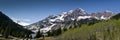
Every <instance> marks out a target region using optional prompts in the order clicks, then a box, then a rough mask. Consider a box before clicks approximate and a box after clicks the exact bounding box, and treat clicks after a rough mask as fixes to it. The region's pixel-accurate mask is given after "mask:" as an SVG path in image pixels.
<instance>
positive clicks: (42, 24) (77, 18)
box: [25, 8, 113, 32]
mask: <svg viewBox="0 0 120 40" xmlns="http://www.w3.org/2000/svg"><path fill="white" fill-rule="evenodd" d="M112 15H113V13H112V12H110V11H105V12H96V13H92V14H88V13H87V12H86V11H85V10H83V9H81V8H77V9H75V10H70V11H68V12H63V13H61V14H60V15H50V16H48V17H47V18H45V19H43V20H41V21H39V22H36V23H33V24H31V25H28V26H26V27H25V28H27V29H29V30H32V31H33V32H36V31H38V30H41V31H42V30H45V32H48V31H50V30H56V29H59V28H66V29H68V28H73V27H75V26H78V25H81V24H84V23H87V24H92V23H94V22H97V21H98V20H107V19H109V18H110V17H111V16H112Z"/></svg>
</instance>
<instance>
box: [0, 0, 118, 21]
mask: <svg viewBox="0 0 120 40" xmlns="http://www.w3.org/2000/svg"><path fill="white" fill-rule="evenodd" d="M76 8H82V9H84V10H86V12H88V13H92V12H102V11H105V10H110V11H113V12H114V13H118V12H120V1H119V0H0V11H2V12H3V13H5V14H6V15H8V16H9V17H10V18H14V19H18V20H22V21H26V22H29V23H34V22H37V21H39V20H42V19H44V18H46V17H48V16H49V15H53V14H60V13H62V12H64V11H69V10H74V9H76Z"/></svg>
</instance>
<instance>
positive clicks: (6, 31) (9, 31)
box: [0, 12, 32, 37]
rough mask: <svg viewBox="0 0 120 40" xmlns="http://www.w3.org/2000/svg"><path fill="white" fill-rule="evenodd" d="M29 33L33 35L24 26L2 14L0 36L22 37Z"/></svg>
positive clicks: (0, 16)
mask: <svg viewBox="0 0 120 40" xmlns="http://www.w3.org/2000/svg"><path fill="white" fill-rule="evenodd" d="M26 32H27V33H32V31H30V30H27V29H25V28H23V26H21V25H19V24H17V23H15V22H13V21H12V20H11V19H10V18H9V17H8V16H6V15H5V14H3V13H2V12H0V34H2V36H4V37H8V35H11V36H15V37H20V36H21V37H22V36H24V35H25V34H26Z"/></svg>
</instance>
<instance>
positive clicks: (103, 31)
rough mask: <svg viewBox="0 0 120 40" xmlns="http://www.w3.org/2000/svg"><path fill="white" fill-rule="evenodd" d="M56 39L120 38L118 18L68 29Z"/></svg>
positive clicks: (107, 39)
mask: <svg viewBox="0 0 120 40" xmlns="http://www.w3.org/2000/svg"><path fill="white" fill-rule="evenodd" d="M56 40H120V20H109V21H102V22H99V23H96V24H94V25H85V24H84V25H82V26H81V27H78V28H74V29H70V30H68V31H66V32H65V33H63V34H61V35H60V36H58V37H57V39H56Z"/></svg>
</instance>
